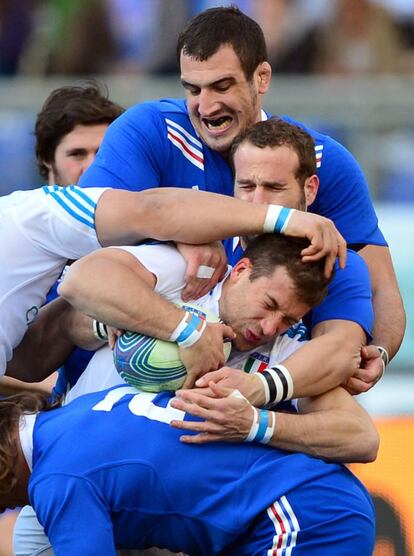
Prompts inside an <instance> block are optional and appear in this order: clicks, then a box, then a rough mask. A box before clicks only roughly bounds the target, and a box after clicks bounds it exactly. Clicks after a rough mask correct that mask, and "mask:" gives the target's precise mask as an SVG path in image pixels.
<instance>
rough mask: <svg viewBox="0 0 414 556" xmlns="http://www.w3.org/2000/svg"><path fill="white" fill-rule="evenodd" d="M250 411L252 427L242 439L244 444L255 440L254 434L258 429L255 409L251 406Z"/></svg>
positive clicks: (257, 415) (257, 416)
mask: <svg viewBox="0 0 414 556" xmlns="http://www.w3.org/2000/svg"><path fill="white" fill-rule="evenodd" d="M252 410H253V421H252V426H251V427H250V432H249V434H248V435H247V436H246V438H245V439H244V442H253V440H254V439H255V438H256V434H257V431H258V429H259V414H258V412H257V409H256V408H255V407H254V406H253V405H252Z"/></svg>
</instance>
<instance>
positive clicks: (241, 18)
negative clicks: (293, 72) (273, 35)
mask: <svg viewBox="0 0 414 556" xmlns="http://www.w3.org/2000/svg"><path fill="white" fill-rule="evenodd" d="M225 44H228V45H230V46H231V47H232V48H233V50H234V52H235V53H236V54H237V56H238V58H239V60H240V65H241V67H242V69H243V72H244V75H245V76H246V79H247V80H248V81H250V80H251V78H252V77H253V73H254V71H255V69H256V68H257V66H258V65H259V64H261V63H262V62H265V61H267V49H266V41H265V38H264V35H263V31H262V29H261V28H260V25H259V24H258V23H256V21H254V20H253V19H251V18H250V17H248V16H247V15H246V14H244V13H243V12H242V11H240V10H239V8H237V7H236V6H230V7H221V8H210V9H209V10H205V11H204V12H201V13H200V14H198V15H196V16H195V17H193V19H191V20H190V21H189V23H188V24H187V26H186V27H185V28H184V30H183V31H182V32H181V33H180V35H179V37H178V42H177V58H178V63H179V62H180V56H181V52H183V53H184V54H185V55H186V56H191V57H192V58H195V59H196V60H200V61H204V60H207V59H208V58H210V56H212V55H213V54H215V53H216V52H217V51H218V49H219V48H220V47H221V46H223V45H225Z"/></svg>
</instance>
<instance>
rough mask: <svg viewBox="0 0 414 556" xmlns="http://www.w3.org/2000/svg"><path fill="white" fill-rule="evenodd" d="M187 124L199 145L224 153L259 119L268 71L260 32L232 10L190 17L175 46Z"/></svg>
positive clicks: (215, 9) (207, 12) (255, 26)
mask: <svg viewBox="0 0 414 556" xmlns="http://www.w3.org/2000/svg"><path fill="white" fill-rule="evenodd" d="M177 56H178V59H179V63H180V68H181V82H182V84H183V86H184V88H185V90H186V98H187V105H188V111H189V114H190V118H191V121H192V123H193V125H194V127H195V128H196V130H197V132H198V133H199V135H200V136H201V138H202V139H203V140H204V141H205V143H206V144H207V145H208V146H209V147H210V148H212V149H214V150H216V151H220V152H222V153H227V152H228V150H229V148H230V146H231V143H232V141H233V139H234V138H235V137H236V135H237V134H238V133H240V132H241V131H243V130H244V129H245V128H246V127H247V126H249V125H251V124H253V123H254V122H257V121H259V120H260V119H261V108H262V98H263V95H264V94H265V93H266V91H267V90H268V88H269V83H270V78H271V68H270V65H269V63H268V62H267V51H266V43H265V39H264V35H263V31H262V30H261V28H260V26H259V25H258V24H257V23H256V22H255V21H254V20H253V19H251V18H250V17H248V16H247V15H245V14H244V13H243V12H241V11H240V10H239V9H238V8H236V7H221V8H211V9H209V10H206V11H204V12H202V13H200V14H198V15H196V16H195V17H194V18H193V19H192V20H191V21H190V22H189V24H188V25H187V27H186V28H185V29H184V30H183V31H182V33H181V34H180V36H179V38H178V43H177Z"/></svg>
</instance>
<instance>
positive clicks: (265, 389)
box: [255, 373, 270, 405]
mask: <svg viewBox="0 0 414 556" xmlns="http://www.w3.org/2000/svg"><path fill="white" fill-rule="evenodd" d="M255 375H256V376H258V377H259V378H260V380H261V381H262V384H263V392H264V397H265V401H264V404H263V405H267V404H268V403H269V402H270V390H269V385H268V383H267V380H266V379H265V377H264V376H263V375H262V373H255Z"/></svg>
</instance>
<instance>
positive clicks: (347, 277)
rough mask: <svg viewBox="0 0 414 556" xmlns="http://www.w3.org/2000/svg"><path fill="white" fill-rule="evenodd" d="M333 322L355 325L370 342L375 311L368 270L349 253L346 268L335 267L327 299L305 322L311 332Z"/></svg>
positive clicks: (360, 259)
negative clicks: (321, 325) (320, 324)
mask: <svg viewBox="0 0 414 556" xmlns="http://www.w3.org/2000/svg"><path fill="white" fill-rule="evenodd" d="M335 319H339V320H349V321H353V322H356V323H357V324H359V325H360V326H361V327H362V328H363V330H364V331H365V333H366V335H367V337H368V339H371V331H372V326H373V323H374V310H373V307H372V297H371V282H370V279H369V270H368V267H367V265H366V264H365V262H364V260H363V259H362V257H360V256H359V255H358V254H357V253H355V252H354V251H350V250H348V258H347V264H346V267H345V269H344V270H341V269H339V268H338V265H337V266H336V269H335V275H334V277H333V279H332V282H331V284H330V285H329V289H328V295H327V297H326V298H325V299H324V301H323V302H322V303H321V304H320V305H318V306H317V307H315V308H314V309H313V310H312V311H311V312H310V314H309V315H307V317H306V319H305V320H306V324H307V325H308V327H309V329H312V328H313V327H314V326H316V325H317V324H318V323H320V322H323V321H326V320H335Z"/></svg>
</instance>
